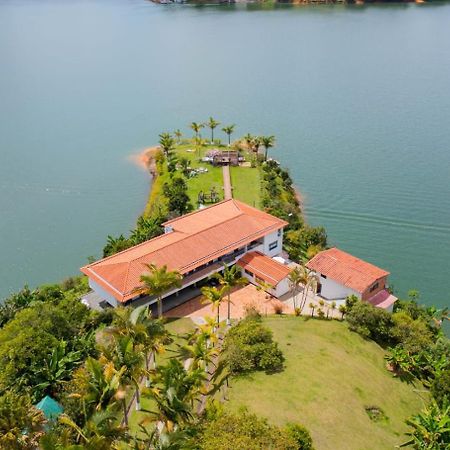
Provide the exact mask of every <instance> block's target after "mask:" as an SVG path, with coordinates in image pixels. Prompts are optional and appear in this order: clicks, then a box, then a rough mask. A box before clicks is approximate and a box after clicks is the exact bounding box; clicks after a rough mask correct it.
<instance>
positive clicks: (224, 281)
mask: <svg viewBox="0 0 450 450" xmlns="http://www.w3.org/2000/svg"><path fill="white" fill-rule="evenodd" d="M213 276H214V278H216V279H217V280H218V281H219V284H220V285H221V286H222V288H223V289H224V292H225V293H226V294H227V307H228V309H227V325H230V323H231V299H230V295H231V290H232V289H233V288H234V287H236V286H244V285H245V284H247V283H248V280H247V278H244V277H243V276H242V275H241V270H240V269H239V268H238V266H236V265H234V266H231V267H230V266H227V265H225V266H224V269H223V273H220V272H218V273H216V274H214V275H213Z"/></svg>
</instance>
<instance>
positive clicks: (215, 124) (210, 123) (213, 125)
mask: <svg viewBox="0 0 450 450" xmlns="http://www.w3.org/2000/svg"><path fill="white" fill-rule="evenodd" d="M206 125H207V126H208V127H209V128H210V129H211V144H214V128H217V127H218V126H219V125H220V122H217V120H214V119H213V118H212V117H210V118H209V120H208V122H206Z"/></svg>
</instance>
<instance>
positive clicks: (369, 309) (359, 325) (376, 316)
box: [347, 302, 394, 345]
mask: <svg viewBox="0 0 450 450" xmlns="http://www.w3.org/2000/svg"><path fill="white" fill-rule="evenodd" d="M347 322H348V324H349V328H350V330H352V331H356V332H357V333H358V334H360V335H361V336H363V337H364V338H367V339H372V340H374V341H375V342H377V343H378V344H380V345H389V344H391V343H392V342H393V338H392V328H393V324H394V323H393V319H392V316H391V314H390V313H388V312H387V311H385V310H384V309H381V308H376V307H374V306H372V305H371V304H370V303H367V302H357V303H355V304H354V305H353V307H352V308H351V310H350V312H349V313H348V314H347Z"/></svg>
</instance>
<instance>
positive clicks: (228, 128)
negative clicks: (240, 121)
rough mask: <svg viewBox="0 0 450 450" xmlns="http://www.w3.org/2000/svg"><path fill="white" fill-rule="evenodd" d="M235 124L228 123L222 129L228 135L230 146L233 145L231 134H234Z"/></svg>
mask: <svg viewBox="0 0 450 450" xmlns="http://www.w3.org/2000/svg"><path fill="white" fill-rule="evenodd" d="M234 127H235V125H228V126H226V127H223V128H222V131H223V132H224V133H225V134H226V135H227V136H228V146H230V145H231V135H232V134H233V131H234Z"/></svg>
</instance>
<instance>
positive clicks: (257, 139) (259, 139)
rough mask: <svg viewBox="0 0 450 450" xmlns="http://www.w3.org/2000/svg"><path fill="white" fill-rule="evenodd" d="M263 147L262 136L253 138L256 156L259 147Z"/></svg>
mask: <svg viewBox="0 0 450 450" xmlns="http://www.w3.org/2000/svg"><path fill="white" fill-rule="evenodd" d="M261 145H262V137H261V136H253V139H252V149H253V152H254V153H255V154H256V155H258V153H259V147H261Z"/></svg>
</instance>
